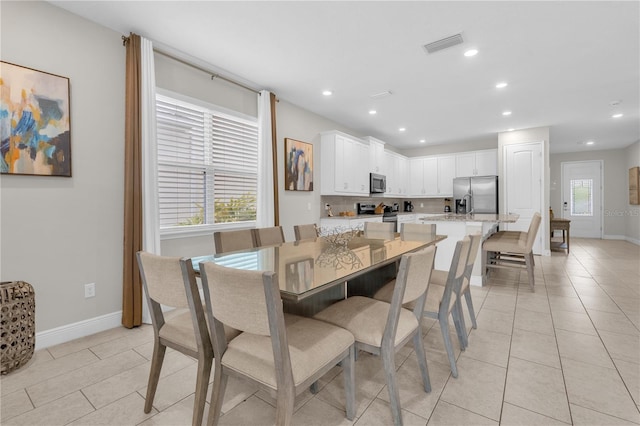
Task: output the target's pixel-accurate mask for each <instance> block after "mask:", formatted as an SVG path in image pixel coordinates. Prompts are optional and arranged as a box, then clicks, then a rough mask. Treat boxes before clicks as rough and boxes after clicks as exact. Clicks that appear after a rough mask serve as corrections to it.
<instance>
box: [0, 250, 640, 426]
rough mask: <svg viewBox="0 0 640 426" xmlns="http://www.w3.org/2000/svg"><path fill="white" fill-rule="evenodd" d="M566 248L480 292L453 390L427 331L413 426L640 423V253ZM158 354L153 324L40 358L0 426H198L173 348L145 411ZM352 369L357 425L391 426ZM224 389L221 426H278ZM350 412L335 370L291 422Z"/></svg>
mask: <svg viewBox="0 0 640 426" xmlns="http://www.w3.org/2000/svg"><path fill="white" fill-rule="evenodd" d="M571 248H572V252H571V254H570V255H568V256H567V255H566V254H563V253H561V252H554V253H553V255H552V256H551V257H536V262H537V264H536V291H535V293H531V292H530V291H529V288H528V285H527V281H526V276H525V274H524V273H523V274H521V275H520V276H518V274H519V273H518V272H517V271H506V272H505V273H502V271H498V272H500V273H499V274H496V275H495V276H494V277H493V279H492V280H491V283H490V285H488V286H486V287H483V288H479V287H473V288H472V290H473V291H472V293H473V299H474V304H475V306H476V310H477V312H478V328H477V329H476V330H471V329H470V321H469V319H468V318H467V328H469V330H470V335H469V336H470V337H469V342H470V345H469V347H468V348H467V350H466V351H464V352H458V353H459V357H458V368H459V377H458V378H457V379H455V378H453V377H452V376H451V374H450V371H449V367H448V363H447V358H446V354H445V352H444V349H443V346H442V336H441V334H440V329H439V327H438V326H437V325H436V326H434V322H427V323H426V324H425V328H424V341H425V346H426V348H427V357H428V361H429V371H430V377H431V383H432V388H433V389H432V391H431V393H424V391H422V389H421V384H420V383H421V382H420V376H419V374H417V371H418V366H417V362H416V360H415V356H414V353H413V349H412V348H411V347H408V348H404V349H403V350H402V351H401V352H399V353H398V355H397V357H396V365H397V368H398V380H399V383H400V396H401V401H402V407H403V418H404V423H405V424H406V425H414V424H415V425H426V424H428V425H437V424H443V425H476V424H477V425H496V424H504V425H562V424H576V425H587V424H591V425H618V424H640V414H639V409H638V407H639V404H640V332H639V330H640V247H638V246H635V245H632V244H629V243H626V242H622V241H611V240H606V241H601V240H589V239H577V238H575V239H572V247H571ZM516 282H518V284H515V283H516ZM451 332H452V334H454V331H453V329H452V330H451ZM454 342H457V341H456V340H454ZM151 352H152V330H151V328H150V326H143V327H141V328H138V329H134V330H126V329H114V330H109V331H106V332H103V333H99V334H96V335H92V336H88V337H86V338H83V339H79V340H76V341H72V342H68V343H65V344H62V345H59V346H55V347H51V348H48V349H43V350H40V351H38V352H37V353H36V354H35V356H34V358H33V360H32V361H31V362H30V363H29V364H28V365H27V366H25V367H23V368H21V369H20V370H18V371H15V372H13V373H12V374H10V375H8V376H3V377H1V378H0V386H1V388H2V391H1V392H2V393H1V399H0V403H1V407H0V409H1V417H0V423H2V424H3V425H66V424H74V425H189V424H190V423H191V410H192V404H193V390H194V387H195V375H196V365H195V362H194V361H193V360H192V359H190V358H188V357H185V356H183V355H181V354H179V353H177V352H175V351H173V352H170V353H168V354H167V357H166V359H165V364H164V367H163V370H162V379H161V380H160V384H159V387H158V392H157V394H156V399H155V403H154V409H153V410H152V412H151V413H149V414H144V412H143V404H144V395H145V390H146V383H147V377H148V373H149V359H150V357H151ZM356 370H357V372H356V380H357V389H358V391H357V396H356V398H357V404H358V409H357V418H356V420H355V421H354V423H355V424H357V425H388V424H390V423H391V417H390V414H389V405H388V395H387V390H386V387H385V384H384V375H383V372H382V371H381V362H380V359H378V358H376V357H373V356H369V355H367V354H361V355H360V357H359V359H358V362H357V366H356ZM212 379H213V378H212ZM227 391H228V392H227V397H226V399H225V403H224V406H223V412H224V415H223V416H222V417H221V422H220V423H221V424H224V425H268V424H273V421H274V416H275V409H274V406H273V401H272V400H271V399H270V398H269V396H268V395H266V394H264V393H262V392H257V391H256V389H254V388H252V387H250V386H247V385H246V384H245V383H243V382H241V381H237V380H230V381H229V385H228V388H227ZM342 401H343V391H342V375H341V374H340V369H339V368H338V367H336V368H334V369H333V370H332V371H331V373H330V374H328V375H327V376H326V377H325V378H324V379H323V380H322V382H321V391H320V392H319V393H318V394H316V395H312V394H311V393H309V392H308V391H307V392H305V393H304V394H303V395H301V396H300V397H299V398H298V399H297V403H296V412H295V416H294V422H295V424H298V425H338V424H342V425H346V424H349V423H351V422H349V421H347V420H346V419H345V417H344V411H343V410H344V405H343V402H342ZM207 410H208V405H207Z"/></svg>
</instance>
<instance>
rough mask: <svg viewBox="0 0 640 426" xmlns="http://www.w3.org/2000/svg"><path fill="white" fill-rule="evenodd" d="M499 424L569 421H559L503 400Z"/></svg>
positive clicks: (524, 425)
mask: <svg viewBox="0 0 640 426" xmlns="http://www.w3.org/2000/svg"><path fill="white" fill-rule="evenodd" d="M500 424H501V425H504V426H531V425H549V426H562V425H566V424H571V423H565V422H561V421H560V420H556V419H554V418H551V417H547V416H544V415H542V414H539V413H536V412H533V411H531V410H527V409H524V408H522V407H517V406H515V405H512V404H509V403H506V402H505V403H504V405H503V406H502V418H501V419H500Z"/></svg>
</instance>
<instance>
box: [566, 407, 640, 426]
mask: <svg viewBox="0 0 640 426" xmlns="http://www.w3.org/2000/svg"><path fill="white" fill-rule="evenodd" d="M571 417H572V419H573V424H574V425H575V426H603V425H606V426H616V425H629V426H631V425H637V424H639V423H640V419H638V422H630V421H627V420H624V419H620V418H618V417H613V416H608V415H606V414H603V413H600V412H598V411H595V410H590V409H589V408H585V407H580V406H579V405H575V404H571Z"/></svg>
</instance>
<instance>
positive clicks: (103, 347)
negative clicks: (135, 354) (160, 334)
mask: <svg viewBox="0 0 640 426" xmlns="http://www.w3.org/2000/svg"><path fill="white" fill-rule="evenodd" d="M152 339H153V328H152V327H151V325H148V324H145V325H142V326H140V327H136V328H132V329H130V330H129V329H125V332H124V333H122V336H121V337H119V338H117V339H113V340H110V341H108V342H104V343H100V344H98V345H95V346H92V347H91V348H89V349H91V352H93V353H94V354H96V355H97V356H98V358H100V359H104V358H108V357H110V356H113V355H115V354H117V353H120V352H124V351H126V350H129V349H133V348H135V347H136V346H140V345H141V344H144V343H146V342H148V341H149V340H152Z"/></svg>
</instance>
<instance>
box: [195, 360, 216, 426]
mask: <svg viewBox="0 0 640 426" xmlns="http://www.w3.org/2000/svg"><path fill="white" fill-rule="evenodd" d="M212 361H213V359H212V358H211V356H209V357H207V356H206V355H201V356H200V359H199V360H198V377H197V378H196V395H195V400H194V402H193V420H192V423H193V426H200V425H201V424H202V417H203V414H204V405H205V402H207V389H208V388H209V376H211V363H212Z"/></svg>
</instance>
